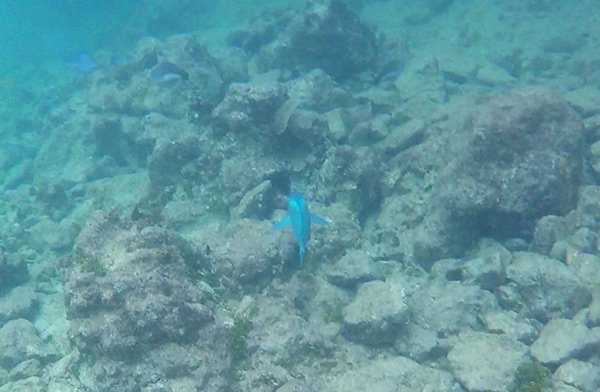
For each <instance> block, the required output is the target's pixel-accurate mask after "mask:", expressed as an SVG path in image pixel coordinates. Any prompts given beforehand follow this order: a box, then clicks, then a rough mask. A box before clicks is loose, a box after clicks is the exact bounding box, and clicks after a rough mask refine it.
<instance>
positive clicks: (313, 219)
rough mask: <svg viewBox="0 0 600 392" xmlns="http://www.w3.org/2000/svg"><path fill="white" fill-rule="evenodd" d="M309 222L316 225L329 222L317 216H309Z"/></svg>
mask: <svg viewBox="0 0 600 392" xmlns="http://www.w3.org/2000/svg"><path fill="white" fill-rule="evenodd" d="M310 221H311V222H312V223H316V224H318V225H326V224H327V223H329V220H327V219H325V218H323V217H320V216H319V215H317V214H310Z"/></svg>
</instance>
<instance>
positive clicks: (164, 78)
mask: <svg viewBox="0 0 600 392" xmlns="http://www.w3.org/2000/svg"><path fill="white" fill-rule="evenodd" d="M189 78H190V75H189V74H188V73H187V72H185V71H184V70H183V69H181V68H179V67H178V66H177V65H175V64H173V63H169V62H168V61H165V62H162V63H158V64H156V65H155V66H154V67H152V69H151V70H150V79H152V81H153V82H155V83H161V84H162V83H168V82H170V81H174V80H187V79H189Z"/></svg>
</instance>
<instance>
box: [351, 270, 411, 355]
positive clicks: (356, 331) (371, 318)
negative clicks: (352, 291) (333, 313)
mask: <svg viewBox="0 0 600 392" xmlns="http://www.w3.org/2000/svg"><path fill="white" fill-rule="evenodd" d="M405 297H406V294H405V292H404V290H403V288H402V287H400V286H398V285H395V284H392V283H388V282H382V281H380V280H376V281H372V282H367V283H364V284H362V285H361V286H360V287H359V288H358V292H357V294H356V298H355V299H354V301H353V302H352V303H350V305H348V306H346V307H345V308H344V310H343V326H344V332H345V335H346V336H347V337H348V339H350V340H354V341H357V342H361V343H365V344H369V345H378V344H384V343H389V342H392V341H394V340H395V339H396V338H397V337H398V334H399V332H400V331H401V330H402V326H403V325H404V323H405V322H406V320H407V318H408V305H407V304H406V302H405V299H406V298H405Z"/></svg>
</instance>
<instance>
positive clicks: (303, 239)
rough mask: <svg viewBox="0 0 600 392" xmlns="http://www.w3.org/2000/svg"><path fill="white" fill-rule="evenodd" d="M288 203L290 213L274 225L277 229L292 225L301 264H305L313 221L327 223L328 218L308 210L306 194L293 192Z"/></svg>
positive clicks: (320, 223) (321, 223)
mask: <svg viewBox="0 0 600 392" xmlns="http://www.w3.org/2000/svg"><path fill="white" fill-rule="evenodd" d="M287 204H288V214H287V215H286V216H285V217H284V218H283V219H281V220H280V221H278V222H277V223H275V224H274V225H273V227H274V228H275V229H280V228H282V227H286V226H287V225H290V226H292V231H293V232H294V237H295V238H296V242H297V243H298V253H299V255H300V264H303V263H304V254H305V253H306V244H308V241H309V240H310V225H311V223H317V224H319V225H324V224H326V223H327V220H326V219H324V218H322V217H320V216H318V215H315V214H311V213H310V211H309V210H308V205H307V204H306V200H304V196H302V195H301V194H300V193H298V192H292V194H291V195H290V196H289V197H288V199H287Z"/></svg>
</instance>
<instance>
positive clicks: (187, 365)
mask: <svg viewBox="0 0 600 392" xmlns="http://www.w3.org/2000/svg"><path fill="white" fill-rule="evenodd" d="M208 268H209V267H208V266H207V265H206V259H205V258H204V257H203V255H202V253H201V252H199V251H198V250H195V249H194V247H193V246H192V245H191V244H189V243H188V242H186V241H185V240H183V238H181V237H180V236H178V235H177V234H176V233H174V232H171V231H168V230H166V229H163V228H159V227H156V226H147V227H141V226H136V225H133V224H132V223H131V222H129V221H128V220H122V219H120V218H119V217H117V216H116V214H114V213H104V214H97V215H94V216H93V217H92V218H90V220H89V222H88V224H87V226H86V227H85V228H84V229H83V230H82V231H81V233H80V235H79V238H78V239H77V242H76V244H75V248H74V250H73V254H72V256H71V258H70V273H69V275H68V279H67V282H66V287H65V293H66V298H65V301H66V310H67V317H68V318H69V320H70V329H71V330H70V336H71V339H72V341H73V343H74V345H75V346H76V347H77V348H78V350H79V352H80V353H81V354H82V356H83V362H86V363H87V365H84V366H89V367H90V369H91V370H90V374H91V377H92V378H93V380H94V383H95V384H96V385H97V390H98V391H108V390H114V389H113V388H117V389H119V390H122V391H137V390H139V389H136V388H139V387H140V386H148V387H149V386H150V385H152V384H153V383H154V382H156V378H157V377H158V378H160V379H161V383H163V384H164V385H171V386H172V385H173V384H172V383H173V382H175V381H174V380H175V379H178V381H177V382H180V381H179V379H180V378H186V377H189V378H192V379H195V380H206V381H207V382H209V383H210V384H217V385H219V384H220V383H222V382H223V381H222V380H221V379H220V377H219V376H214V377H213V376H212V375H213V374H214V373H212V372H213V370H214V369H223V368H224V366H225V362H224V360H225V358H226V352H225V351H224V350H225V347H226V344H225V343H224V342H223V343H222V344H218V345H215V346H214V347H213V348H211V349H208V348H207V345H208V344H209V342H211V343H214V342H215V339H216V337H215V336H214V333H215V332H214V328H210V326H211V325H213V323H212V320H213V319H214V311H215V303H214V300H213V297H214V292H213V291H212V289H211V288H210V286H208V284H207V283H206V282H204V281H203V280H202V277H205V276H206V273H207V271H208ZM217 347H221V349H218V348H217ZM136 369H137V370H136ZM140 371H141V373H140ZM134 374H135V379H136V382H135V383H134V384H135V385H134V384H132V383H131V382H130V381H131V380H132V379H133V378H134ZM198 382H200V381H198ZM203 386H204V384H203ZM196 387H197V388H200V384H198V385H197V386H196ZM196 387H194V388H196ZM149 388H150V387H149ZM194 388H191V389H194ZM167 390H170V389H167ZM205 390H212V389H210V388H208V387H207V388H206V389H205Z"/></svg>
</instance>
